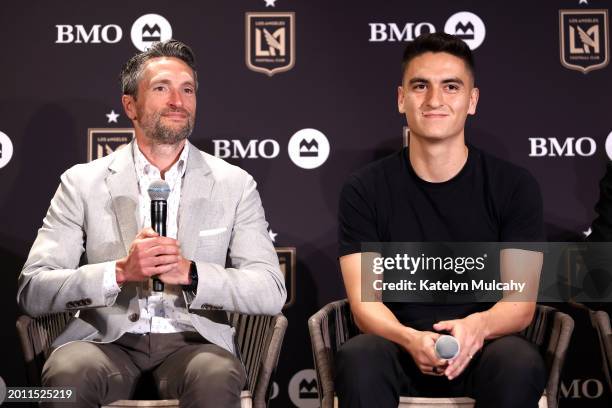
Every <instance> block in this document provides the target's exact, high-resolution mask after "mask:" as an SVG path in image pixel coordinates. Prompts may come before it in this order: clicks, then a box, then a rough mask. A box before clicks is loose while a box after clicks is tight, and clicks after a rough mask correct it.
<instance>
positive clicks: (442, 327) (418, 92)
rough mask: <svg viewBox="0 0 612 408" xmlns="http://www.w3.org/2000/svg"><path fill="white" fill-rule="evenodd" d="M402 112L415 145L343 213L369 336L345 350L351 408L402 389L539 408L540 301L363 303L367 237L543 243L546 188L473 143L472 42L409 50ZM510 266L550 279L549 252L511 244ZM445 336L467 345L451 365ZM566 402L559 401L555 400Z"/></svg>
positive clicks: (383, 166) (395, 396)
mask: <svg viewBox="0 0 612 408" xmlns="http://www.w3.org/2000/svg"><path fill="white" fill-rule="evenodd" d="M402 65H403V66H402V68H403V78H402V85H401V86H400V87H398V109H399V111H400V113H403V114H405V115H406V119H407V121H408V126H409V128H410V138H409V146H408V147H407V148H405V149H403V150H402V151H400V152H399V153H396V154H393V155H391V156H389V157H387V158H384V159H382V160H379V161H377V162H375V163H372V164H370V165H369V166H367V167H366V168H364V169H362V170H361V171H358V172H356V173H355V174H353V175H352V176H351V177H350V179H349V180H348V181H347V183H346V184H345V186H344V188H343V190H342V194H341V198H340V208H339V223H340V225H339V244H340V267H341V270H342V275H343V279H344V283H345V286H346V291H347V295H348V299H349V302H350V306H351V310H352V312H353V315H354V317H355V321H356V323H357V325H358V326H359V328H360V329H361V330H362V331H363V332H364V334H361V335H359V336H356V337H354V338H352V339H350V340H349V341H348V342H347V343H345V344H344V345H343V346H342V347H341V348H340V350H339V351H338V354H337V356H336V378H335V386H336V392H337V394H338V398H339V403H340V407H352V408H354V407H368V408H372V407H397V406H398V402H399V395H406V394H408V395H414V396H436V397H449V396H470V397H472V398H474V399H475V400H476V404H477V406H478V407H536V406H537V402H538V400H539V398H540V396H541V395H542V391H543V389H544V385H545V379H546V373H545V368H544V363H543V361H542V358H541V356H540V355H539V353H538V351H537V349H536V348H535V347H534V346H533V345H531V344H530V343H529V342H527V341H526V340H525V339H523V338H522V337H519V336H517V335H515V333H517V332H519V331H521V330H522V329H524V328H525V327H526V326H528V325H529V323H530V322H531V319H532V317H533V313H534V310H535V302H532V301H522V302H512V301H500V302H498V303H496V304H494V305H491V304H482V303H481V304H478V303H476V304H462V305H441V304H425V303H421V304H414V303H411V304H407V303H404V304H402V303H382V302H362V301H361V295H362V293H361V259H362V258H361V257H362V249H361V244H362V243H365V242H425V241H438V242H444V241H446V242H449V241H463V242H470V241H471V242H492V241H506V242H526V241H542V240H543V239H544V234H543V215H542V199H541V196H540V191H539V187H538V185H537V183H536V181H535V180H534V179H533V177H532V176H531V175H530V174H529V173H528V172H527V171H526V170H523V169H521V168H519V167H517V166H514V165H512V164H510V163H507V162H505V161H502V160H500V159H497V158H495V157H492V156H490V155H488V154H486V153H485V152H483V151H481V150H478V149H477V148H475V147H473V146H471V145H466V142H465V137H464V126H465V121H466V118H467V115H468V114H469V115H473V114H475V112H476V105H477V102H478V96H479V91H478V89H477V88H475V86H474V64H473V59H472V55H471V52H470V50H469V48H468V47H467V45H466V44H465V43H464V42H463V41H461V40H460V39H457V38H456V37H454V36H451V35H448V34H443V33H435V34H428V35H424V36H421V37H419V38H417V39H416V40H415V41H413V42H412V43H410V44H409V45H408V46H407V48H406V51H405V53H404V59H403V64H402ZM511 251H513V252H512V256H511V257H510V256H505V255H504V251H502V254H501V265H502V271H503V268H504V267H507V268H509V269H513V268H514V269H516V268H517V267H518V268H520V269H521V273H522V274H524V275H525V276H536V277H537V276H539V273H540V269H541V265H542V254H541V253H540V252H534V251H528V250H522V249H511ZM440 332H449V333H450V334H452V335H453V336H455V337H456V338H457V340H458V341H459V343H460V353H459V355H458V356H457V357H456V358H455V359H453V360H450V361H446V360H442V359H440V358H439V357H437V356H436V354H435V352H434V343H435V341H436V339H437V338H438V337H439V336H440ZM550 398H555V396H550Z"/></svg>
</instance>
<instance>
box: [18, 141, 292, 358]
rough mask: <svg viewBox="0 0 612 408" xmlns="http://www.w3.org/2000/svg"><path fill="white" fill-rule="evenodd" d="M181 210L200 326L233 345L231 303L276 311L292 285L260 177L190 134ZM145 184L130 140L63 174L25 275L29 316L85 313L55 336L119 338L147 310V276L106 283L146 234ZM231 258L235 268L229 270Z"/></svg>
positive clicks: (22, 299)
mask: <svg viewBox="0 0 612 408" xmlns="http://www.w3.org/2000/svg"><path fill="white" fill-rule="evenodd" d="M185 148H188V149H190V150H189V156H188V159H187V168H186V172H185V176H184V177H185V178H184V180H183V185H182V195H181V200H180V206H179V207H180V208H179V211H178V240H179V241H180V242H181V249H182V253H183V256H184V257H185V258H187V259H192V260H194V261H195V262H196V264H197V268H198V275H199V282H198V289H197V292H196V295H195V296H194V295H193V294H192V293H186V292H183V293H184V297H185V302H186V304H187V305H188V308H189V312H190V313H189V316H190V317H191V322H192V324H193V326H194V327H195V329H196V330H197V331H198V332H199V333H200V334H201V335H202V336H204V337H205V338H206V339H207V340H209V341H211V342H212V343H214V344H217V345H219V346H221V347H223V348H225V349H227V350H229V351H230V352H235V350H234V342H233V335H234V329H233V328H231V327H230V326H229V325H228V321H227V315H226V313H225V311H235V312H241V313H247V314H268V315H273V314H277V313H279V312H280V311H281V308H282V306H283V304H284V302H285V298H286V290H285V285H284V279H283V276H282V274H281V272H280V268H279V264H278V258H277V256H276V253H275V251H274V247H273V246H272V243H271V241H270V237H269V235H268V232H267V226H268V224H267V222H266V220H265V216H264V210H263V207H262V205H261V200H260V198H259V194H258V192H257V189H256V183H255V181H254V180H253V178H252V177H251V176H250V175H249V174H248V173H247V172H245V171H244V170H242V169H240V168H239V167H236V166H233V165H231V164H229V163H227V162H225V161H223V160H221V159H219V158H216V157H214V156H211V155H209V154H207V153H204V152H202V151H200V150H198V149H197V148H196V147H194V146H193V145H191V144H190V143H189V142H187V144H186V147H185ZM138 216H139V214H138V184H137V180H136V170H135V167H134V159H133V155H132V145H131V144H130V145H129V146H127V147H126V148H123V149H120V150H118V151H116V152H114V153H112V154H111V155H109V156H106V157H103V158H101V159H98V160H95V161H93V162H91V163H86V164H78V165H76V166H74V167H72V168H70V169H69V170H67V171H66V172H65V173H64V174H63V175H62V177H61V183H60V186H59V188H58V190H57V192H56V193H55V196H54V197H53V199H52V201H51V205H50V207H49V211H48V212H47V215H46V216H45V219H44V221H43V226H42V227H41V228H40V229H39V231H38V236H37V237H36V240H35V241H34V244H33V245H32V249H31V250H30V254H29V256H28V259H27V261H26V263H25V265H24V267H23V270H22V271H21V274H20V276H19V287H18V291H17V301H18V303H19V305H20V306H21V307H22V308H23V310H24V311H25V312H26V313H27V314H29V315H31V316H34V317H36V316H40V315H43V314H47V313H55V312H64V311H73V312H74V311H77V310H78V311H79V314H78V318H75V319H73V320H72V321H71V322H70V323H69V324H68V326H67V327H66V329H65V330H64V332H63V333H62V334H61V335H60V336H59V337H58V339H57V340H56V341H55V342H54V347H59V346H60V345H62V344H65V343H67V342H69V341H74V340H88V341H92V342H112V341H114V340H116V339H118V338H119V337H121V335H123V334H124V333H125V332H126V331H129V330H130V327H131V326H133V325H134V324H135V322H136V321H137V320H138V317H139V308H138V292H139V291H138V290H137V288H138V287H139V286H140V283H128V284H126V285H124V286H123V287H122V288H121V292H120V293H119V294H118V295H117V297H116V298H115V299H110V300H109V299H108V298H105V294H104V293H103V290H102V287H103V286H102V282H103V276H104V270H105V268H108V267H109V266H110V265H109V263H111V262H113V261H115V260H117V259H120V258H122V257H124V256H126V255H127V252H128V250H129V247H130V244H131V243H132V241H133V240H134V238H135V237H136V235H137V233H138V223H139V222H138ZM228 256H229V260H230V261H231V262H230V264H231V267H228V268H226V267H225V266H226V260H227V258H228Z"/></svg>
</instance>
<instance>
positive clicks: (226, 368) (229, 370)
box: [184, 350, 246, 394]
mask: <svg viewBox="0 0 612 408" xmlns="http://www.w3.org/2000/svg"><path fill="white" fill-rule="evenodd" d="M245 382H246V373H245V371H244V367H243V366H242V363H241V362H240V360H238V358H236V357H235V356H234V355H232V354H231V353H229V352H227V351H225V350H215V351H207V352H204V353H199V354H197V355H195V356H194V357H193V358H192V359H191V361H190V362H189V364H188V365H187V367H186V370H185V379H184V384H185V386H187V387H190V386H192V387H206V388H207V389H209V390H210V389H226V390H227V391H230V392H231V393H236V392H237V393H238V394H240V392H241V391H242V388H243V387H244V384H245Z"/></svg>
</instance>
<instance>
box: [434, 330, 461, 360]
mask: <svg viewBox="0 0 612 408" xmlns="http://www.w3.org/2000/svg"><path fill="white" fill-rule="evenodd" d="M434 348H435V350H436V355H437V356H438V357H439V358H442V359H444V360H452V359H453V358H455V357H457V355H458V354H459V342H458V341H457V339H456V338H454V337H453V336H449V335H447V334H443V335H442V336H440V337H438V340H436V344H435V346H434Z"/></svg>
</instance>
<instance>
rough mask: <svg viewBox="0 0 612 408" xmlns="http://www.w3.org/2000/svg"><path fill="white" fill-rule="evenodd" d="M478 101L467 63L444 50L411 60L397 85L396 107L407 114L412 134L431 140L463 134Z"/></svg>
mask: <svg viewBox="0 0 612 408" xmlns="http://www.w3.org/2000/svg"><path fill="white" fill-rule="evenodd" d="M477 102H478V89H477V88H474V83H473V78H472V75H471V74H470V71H469V70H468V68H467V66H466V65H465V63H464V62H463V60H462V59H460V58H458V57H455V56H454V55H451V54H448V53H445V52H437V53H433V52H427V53H425V54H422V55H419V56H418V57H415V58H414V59H412V60H411V61H410V63H409V64H408V67H407V68H406V71H405V73H404V78H403V81H402V86H400V87H398V95H397V106H398V109H399V111H400V113H404V114H405V115H406V120H407V121H408V127H409V128H410V135H411V137H420V138H425V139H429V140H431V141H436V140H437V141H443V140H447V139H450V138H454V137H462V136H463V128H464V126H465V120H466V118H467V115H468V114H470V115H473V114H475V113H476V104H477Z"/></svg>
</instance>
